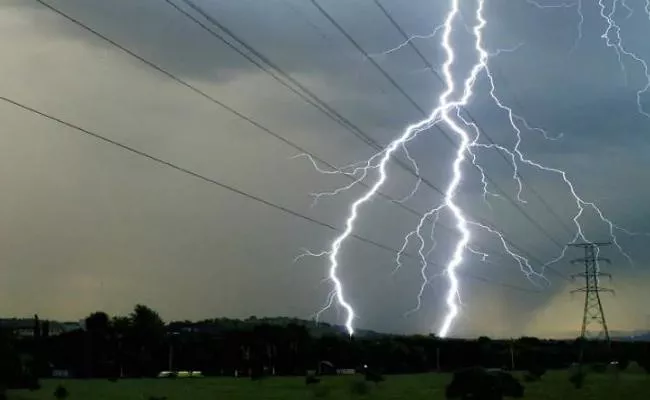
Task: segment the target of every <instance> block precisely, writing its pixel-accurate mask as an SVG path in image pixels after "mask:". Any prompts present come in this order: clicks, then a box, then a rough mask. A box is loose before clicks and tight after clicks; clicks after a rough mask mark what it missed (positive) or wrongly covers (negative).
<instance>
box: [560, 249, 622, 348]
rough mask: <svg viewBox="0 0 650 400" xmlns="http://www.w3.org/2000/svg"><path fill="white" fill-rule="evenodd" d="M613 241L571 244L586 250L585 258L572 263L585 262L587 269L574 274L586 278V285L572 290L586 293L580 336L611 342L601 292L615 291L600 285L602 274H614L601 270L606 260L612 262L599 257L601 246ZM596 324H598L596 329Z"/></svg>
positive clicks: (610, 277)
mask: <svg viewBox="0 0 650 400" xmlns="http://www.w3.org/2000/svg"><path fill="white" fill-rule="evenodd" d="M610 244H611V243H608V242H606V243H605V242H601V243H572V244H569V246H572V247H579V248H583V249H584V252H585V256H584V258H577V259H575V260H572V261H571V263H572V264H576V263H580V264H584V267H585V271H584V272H582V273H579V274H575V275H572V277H573V278H576V277H579V278H584V280H585V286H584V287H581V288H578V289H575V290H573V291H571V293H575V292H580V293H584V294H585V308H584V313H583V316H582V330H581V332H580V337H581V338H583V339H601V340H605V341H606V342H608V343H609V329H608V328H607V321H606V320H605V312H604V311H603V304H602V302H601V300H600V294H601V293H605V292H607V293H614V291H613V290H612V289H607V288H603V287H601V286H600V278H601V277H602V276H606V277H608V278H609V279H610V280H611V279H612V275H611V274H608V273H603V272H600V263H602V262H605V263H608V264H611V262H610V260H609V259H607V258H603V257H599V253H600V247H602V246H608V245H610ZM594 325H598V328H597V329H594V328H592V327H594Z"/></svg>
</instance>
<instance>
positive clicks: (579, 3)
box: [526, 0, 650, 53]
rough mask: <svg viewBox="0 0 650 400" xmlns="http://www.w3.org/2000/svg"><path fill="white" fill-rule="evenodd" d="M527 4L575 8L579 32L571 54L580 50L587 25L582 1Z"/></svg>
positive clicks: (528, 0) (529, 1) (538, 6)
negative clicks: (579, 46)
mask: <svg viewBox="0 0 650 400" xmlns="http://www.w3.org/2000/svg"><path fill="white" fill-rule="evenodd" d="M648 1H650V0H648ZM526 3H528V4H530V5H532V6H534V7H536V8H538V9H540V10H544V9H552V8H574V7H575V9H576V12H577V13H578V27H577V30H578V32H577V36H576V39H575V40H574V42H573V46H571V50H570V51H569V53H573V52H574V51H575V50H576V49H577V48H578V45H579V44H580V41H581V40H582V27H583V25H584V23H585V16H584V14H583V13H582V0H577V1H576V2H575V3H559V4H541V3H539V2H537V1H535V0H526Z"/></svg>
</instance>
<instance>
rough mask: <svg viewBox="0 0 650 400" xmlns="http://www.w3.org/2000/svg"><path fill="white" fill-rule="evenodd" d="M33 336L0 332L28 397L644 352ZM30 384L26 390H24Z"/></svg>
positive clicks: (123, 334) (560, 365) (132, 335)
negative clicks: (72, 390) (143, 383)
mask: <svg viewBox="0 0 650 400" xmlns="http://www.w3.org/2000/svg"><path fill="white" fill-rule="evenodd" d="M34 324H35V325H36V326H35V327H34V331H33V332H34V333H33V335H30V336H27V337H25V336H24V335H23V336H17V335H15V334H12V332H9V331H6V330H5V331H1V332H0V385H1V386H5V387H12V386H13V387H30V385H31V386H33V385H35V384H34V383H33V380H34V378H36V377H49V376H52V375H53V373H54V372H55V371H68V372H69V374H70V376H72V377H77V378H108V379H118V378H121V377H153V376H157V375H158V374H159V373H160V372H161V371H169V370H170V369H171V370H174V371H179V370H180V371H183V370H186V371H201V372H202V373H203V375H204V376H251V377H254V378H256V379H259V378H261V377H263V376H267V375H305V373H306V371H309V370H312V371H317V372H318V373H324V372H326V371H329V372H333V371H334V372H335V371H336V369H357V370H361V369H364V368H371V369H372V370H373V371H377V372H378V373H382V374H392V373H421V372H430V371H437V370H438V371H456V370H458V369H461V368H467V367H473V366H482V367H486V368H502V369H511V368H512V366H513V364H514V368H515V369H517V370H525V371H531V374H532V375H531V376H539V375H541V374H542V373H543V371H545V370H550V369H565V368H568V367H570V366H571V365H572V364H573V363H575V362H577V361H578V360H580V359H582V360H583V362H584V363H591V364H597V363H600V364H607V363H610V362H611V361H618V362H619V365H620V366H626V365H627V364H628V363H629V362H630V361H636V362H638V363H639V365H641V366H644V367H646V368H647V369H648V370H650V345H649V344H648V343H637V342H613V343H612V344H611V347H607V346H605V345H604V344H602V343H598V342H582V341H580V340H574V341H552V340H540V339H536V338H525V337H524V338H520V339H516V340H491V339H489V338H486V337H481V338H479V339H478V340H459V339H444V340H442V339H439V338H437V337H435V336H424V335H415V336H396V335H378V334H375V335H368V336H355V337H354V338H349V337H348V336H347V335H345V334H342V333H335V328H332V329H330V330H329V331H328V330H326V329H322V326H321V329H320V330H318V331H317V333H314V331H313V330H311V329H310V323H309V322H306V321H300V320H292V319H256V318H250V319H248V320H246V321H236V320H230V319H214V320H206V321H201V322H172V323H169V324H165V323H164V322H163V320H162V319H161V318H160V316H159V315H158V314H157V313H156V312H155V311H153V310H152V309H150V308H148V307H146V306H142V305H138V306H136V307H135V308H134V310H133V312H132V313H131V314H129V315H128V316H116V317H110V316H109V315H107V314H106V313H103V312H95V313H92V314H91V315H89V316H88V317H87V318H86V319H85V329H79V330H76V331H71V332H64V333H58V334H56V335H52V334H50V332H49V324H48V323H47V322H39V320H38V318H35V319H34ZM30 382H32V383H30Z"/></svg>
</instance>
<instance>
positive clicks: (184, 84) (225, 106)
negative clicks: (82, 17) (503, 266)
mask: <svg viewBox="0 0 650 400" xmlns="http://www.w3.org/2000/svg"><path fill="white" fill-rule="evenodd" d="M36 1H37V2H38V3H40V4H42V5H43V6H45V7H47V8H48V9H50V10H51V11H53V12H55V13H56V14H58V15H60V16H62V17H64V18H66V19H67V20H69V21H71V22H73V23H75V24H76V25H78V26H80V27H81V28H83V29H85V30H87V31H88V32H90V33H92V34H94V35H96V36H97V37H99V38H101V39H103V40H104V41H106V42H108V43H109V44H111V45H113V46H114V47H116V48H118V49H119V50H121V51H123V52H125V53H126V54H128V55H130V56H132V57H134V58H136V59H137V60H139V61H141V62H142V63H144V64H145V65H147V66H149V67H151V68H153V69H155V70H156V71H158V72H160V73H162V74H164V75H165V76H167V77H168V78H170V79H172V80H173V81H175V82H177V83H178V84H180V85H182V86H184V87H186V88H188V89H190V90H192V91H193V92H195V93H197V94H199V95H200V96H202V97H203V98H205V99H207V100H209V101H211V102H212V103H214V104H216V105H218V106H220V107H222V108H224V109H225V110H227V111H229V112H231V113H232V114H234V115H236V116H238V117H239V118H241V119H243V120H245V121H247V122H248V123H250V124H252V125H253V126H255V127H257V128H259V129H260V130H262V131H263V132H265V133H267V134H269V135H271V136H273V137H275V138H276V139H278V140H280V141H282V142H283V143H285V144H287V145H288V146H290V147H292V148H294V149H296V150H298V151H300V152H302V153H305V154H308V155H310V156H311V157H313V158H314V159H315V160H316V161H318V162H322V163H323V164H325V165H327V166H328V167H330V168H332V169H333V170H338V168H336V167H335V166H333V165H332V164H330V163H328V162H326V161H325V160H323V159H321V158H319V157H317V156H314V155H313V154H311V153H310V152H308V151H307V150H305V149H303V148H302V147H300V146H298V145H296V144H295V143H293V142H291V141H289V140H288V139H286V138H284V137H283V136H281V135H279V134H277V133H275V132H273V131H272V130H270V129H269V128H267V127H266V126H264V125H262V124H261V123H259V122H257V121H255V120H254V119H252V118H251V117H249V116H247V115H245V114H242V113H240V112H239V111H237V110H235V109H234V108H232V107H230V106H228V105H226V104H225V103H223V102H221V101H219V100H217V99H216V98H214V97H212V96H210V95H209V94H207V93H205V92H204V91H202V90H200V89H199V88H197V87H196V86H194V85H192V84H190V83H188V82H186V81H184V80H182V79H181V78H179V77H177V76H175V75H174V74H172V73H171V72H169V71H167V70H165V69H164V68H162V67H160V66H159V65H157V64H155V63H153V62H151V61H149V60H147V59H145V58H143V57H141V56H140V55H138V54H136V53H134V52H133V51H131V50H129V49H127V48H126V47H124V46H122V45H120V44H119V43H117V42H115V41H113V40H111V39H110V38H108V37H107V36H105V35H103V34H101V33H99V32H98V31H96V30H94V29H92V28H91V27H89V26H88V25H86V24H84V23H83V22H81V21H79V20H77V19H75V18H74V17H72V16H70V15H68V14H66V13H64V12H63V11H61V10H59V9H57V8H55V7H54V6H52V5H50V4H48V3H46V2H45V1H43V0H36ZM343 175H344V176H346V177H348V178H350V179H354V178H351V177H350V176H349V175H347V174H343ZM422 182H423V183H425V184H427V183H428V181H427V180H426V179H424V178H422ZM360 184H362V185H363V186H365V187H368V186H367V185H366V184H365V183H363V182H360ZM428 184H429V185H430V187H432V188H433V189H434V190H436V191H438V193H440V194H443V192H442V191H441V190H440V189H439V188H437V187H436V186H434V185H433V184H430V183H428ZM378 194H379V195H381V196H382V197H383V198H385V199H387V200H389V201H391V202H392V203H394V204H398V205H400V206H401V207H402V208H404V209H405V210H407V211H409V212H411V213H413V214H414V215H416V216H419V217H420V218H421V217H422V216H423V214H422V213H419V212H418V211H416V210H414V209H412V208H410V207H408V206H406V205H404V204H402V203H401V202H400V201H397V200H395V199H393V198H391V197H389V196H387V195H385V194H383V193H381V192H380V193H378ZM478 221H479V222H481V223H483V224H484V225H490V224H489V223H487V222H486V221H484V220H482V219H478ZM441 226H444V225H442V224H441ZM445 228H447V229H448V230H450V231H451V228H449V227H445ZM453 232H455V231H453ZM456 234H457V233H456ZM506 242H507V243H508V244H509V245H511V246H512V247H513V248H514V249H516V250H518V251H519V252H520V253H521V254H523V255H525V256H526V257H527V258H529V259H531V260H534V261H535V262H537V263H538V264H540V265H542V264H543V263H542V262H541V261H539V259H536V258H534V257H532V256H531V255H530V253H528V252H526V251H524V250H523V249H521V247H519V246H517V245H515V244H514V243H513V242H512V241H510V240H509V239H506ZM546 269H548V270H550V271H552V272H554V273H556V274H558V275H560V276H562V274H561V273H560V272H558V271H556V270H554V269H553V268H551V267H547V268H546ZM562 277H563V278H564V279H567V280H568V278H566V277H564V276H562Z"/></svg>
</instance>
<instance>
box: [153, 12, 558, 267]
mask: <svg viewBox="0 0 650 400" xmlns="http://www.w3.org/2000/svg"><path fill="white" fill-rule="evenodd" d="M164 1H165V2H166V3H168V4H169V5H171V6H172V7H173V8H174V9H175V10H177V11H178V12H180V13H182V14H183V15H185V16H186V17H188V18H189V19H190V20H192V21H193V22H195V23H196V24H198V25H199V26H200V27H201V28H203V29H204V30H205V31H206V32H208V33H210V34H211V35H213V36H214V37H215V38H217V39H219V40H220V41H221V42H223V43H224V44H226V45H227V46H228V47H230V48H231V49H233V50H235V51H236V52H237V53H238V54H240V55H241V56H243V57H244V58H246V59H247V60H248V61H249V62H251V63H252V64H253V65H255V66H257V67H258V68H260V69H261V70H262V71H264V72H266V73H267V74H269V75H270V76H272V77H273V78H274V79H275V80H276V81H278V82H280V83H281V84H282V85H283V86H285V87H287V88H288V89H289V90H291V91H292V92H294V93H296V94H298V95H299V96H300V97H301V98H302V99H303V100H305V101H307V102H308V103H309V104H311V105H313V106H315V107H316V108H318V109H319V110H320V111H321V112H323V113H325V114H326V115H327V116H328V117H330V118H332V119H333V120H334V121H336V122H338V123H339V124H341V125H342V126H343V127H344V128H346V129H347V130H349V131H350V132H352V133H353V134H355V136H357V137H359V138H360V139H361V140H362V141H364V143H366V144H368V145H370V146H371V147H373V148H375V149H377V150H379V151H380V150H383V146H381V145H380V144H379V143H377V142H376V141H375V140H374V139H373V138H372V137H371V136H370V135H368V134H367V133H365V132H363V131H362V130H361V129H359V128H358V127H357V126H356V125H354V124H353V123H352V122H350V121H349V120H348V119H346V118H345V117H343V116H342V115H341V114H340V113H339V112H338V111H336V110H334V109H333V108H332V107H331V106H329V105H328V104H327V103H326V102H324V101H323V100H321V99H320V98H319V97H318V96H317V95H316V94H314V93H313V92H311V91H310V90H309V89H307V88H306V87H305V86H304V85H303V84H301V83H300V82H299V81H297V80H296V79H295V78H293V77H291V76H290V75H289V74H288V73H286V72H285V71H284V70H283V69H282V68H280V67H279V66H278V65H276V64H275V63H273V62H272V61H271V60H270V59H269V58H268V57H266V56H265V55H263V54H262V53H260V52H259V51H257V50H256V49H255V48H254V47H252V46H251V45H249V44H248V43H246V42H245V41H244V40H243V39H241V38H240V37H239V36H238V35H236V34H235V33H234V32H232V31H231V30H230V29H228V28H227V27H226V26H224V24H222V23H221V22H219V20H218V19H217V18H216V17H214V16H212V15H210V14H209V13H208V12H206V11H205V10H204V9H203V8H201V7H200V6H198V5H197V4H196V3H194V2H193V1H192V0H181V1H183V2H184V3H185V4H187V5H188V6H189V7H191V8H192V9H193V10H194V11H196V12H197V13H198V14H200V15H201V16H202V17H203V18H205V19H206V20H207V21H208V22H210V23H211V24H213V25H214V26H216V27H217V28H219V29H220V30H222V31H223V32H225V33H226V34H227V35H229V36H230V37H231V38H232V39H233V40H234V41H236V42H237V43H238V44H239V45H241V46H242V47H244V48H245V49H246V50H247V51H248V52H250V53H251V54H253V55H255V56H256V57H258V58H259V59H260V60H262V62H263V63H265V64H266V65H268V66H269V67H270V69H269V68H266V67H264V66H263V65H260V63H258V62H257V61H256V60H255V59H253V58H252V57H251V56H249V55H248V54H246V53H245V52H243V51H241V50H239V49H238V48H236V47H235V46H234V45H233V44H232V43H231V42H229V41H228V40H227V39H225V38H224V37H223V36H222V35H220V34H219V33H217V32H215V31H214V30H213V29H211V28H209V27H207V26H206V25H205V24H204V23H202V22H201V21H199V20H198V19H197V18H196V17H194V16H193V15H191V14H190V13H188V12H187V11H185V10H183V9H182V8H180V7H179V6H178V5H177V4H175V3H174V2H173V1H171V0H164ZM377 67H378V68H379V66H377ZM274 72H276V73H277V74H279V75H281V76H282V77H283V78H284V79H286V80H287V81H289V82H291V83H292V84H294V85H295V86H297V87H298V88H299V89H300V90H302V91H303V92H305V93H307V95H308V96H309V98H308V99H307V98H305V95H304V94H303V93H301V92H300V91H299V90H296V89H295V88H293V87H291V86H290V85H288V84H287V83H286V82H285V81H283V80H282V79H280V78H279V77H278V76H277V75H276V74H275V73H274ZM312 100H313V101H312ZM314 102H315V103H316V104H314ZM438 129H440V128H438ZM442 132H443V133H444V134H445V135H446V133H445V132H444V131H442ZM447 137H448V136H447ZM319 161H321V160H319ZM395 161H396V162H397V163H398V164H399V165H400V166H401V167H402V168H404V169H405V170H407V171H409V172H410V173H411V174H413V175H414V176H416V177H417V178H419V179H421V180H422V182H423V183H424V184H425V185H427V186H429V187H430V188H431V189H433V190H435V191H436V192H437V193H439V194H440V195H443V196H444V192H443V191H442V190H441V189H440V188H439V187H437V186H436V185H434V184H433V183H431V182H430V181H429V180H427V179H426V178H423V177H422V176H420V175H419V174H418V173H417V172H415V171H413V170H412V169H411V167H409V166H408V165H406V164H404V163H403V162H401V160H399V159H396V160H395ZM323 163H324V164H326V165H328V166H330V167H331V168H333V169H336V168H335V167H333V166H332V165H331V164H328V163H325V162H323ZM488 179H489V177H488ZM492 183H493V184H494V185H495V186H496V187H497V188H499V187H498V186H497V185H496V184H495V183H494V182H492ZM364 186H365V187H368V186H367V185H365V184H364ZM499 190H500V191H501V193H502V194H503V195H504V196H505V197H508V196H507V194H506V193H505V191H503V190H502V189H501V188H499ZM379 194H380V195H381V196H382V197H384V198H387V199H388V200H389V201H391V202H392V203H393V204H396V205H398V206H400V207H402V208H404V209H406V210H407V211H409V212H411V213H412V214H414V215H416V216H418V217H420V218H422V216H423V214H422V213H419V212H417V211H415V210H413V209H411V208H410V207H408V206H406V205H404V204H403V203H402V202H400V201H397V200H395V199H393V198H391V197H388V196H386V195H384V194H382V193H381V192H379ZM508 199H509V200H510V198H509V197H508ZM515 206H519V205H518V204H515ZM520 211H522V212H523V210H522V209H520ZM525 216H527V217H529V216H528V215H527V214H525ZM478 220H479V222H481V223H483V224H485V225H490V224H488V223H487V222H486V221H485V220H481V219H478ZM531 222H532V223H533V224H536V225H537V226H538V227H539V228H540V229H542V228H541V226H539V224H537V223H536V221H534V220H531ZM441 226H443V227H445V228H446V229H448V230H449V231H451V232H453V233H454V234H456V235H457V234H458V233H457V232H456V231H455V230H452V229H451V228H449V227H446V226H444V225H441ZM542 230H543V229H542ZM507 242H508V244H509V245H511V246H512V247H513V248H516V249H517V250H518V251H519V252H520V253H522V254H524V253H527V252H525V251H522V250H521V248H520V247H519V246H516V245H514V244H513V243H512V242H511V241H507ZM526 256H527V258H529V259H534V257H532V256H530V253H527V254H526ZM537 262H538V263H539V264H540V265H541V264H543V263H542V262H541V261H539V260H537ZM549 270H550V271H551V272H554V273H556V274H559V276H562V277H563V278H564V279H566V280H569V279H568V278H567V277H566V276H563V274H562V273H560V272H559V271H557V270H554V269H553V268H549Z"/></svg>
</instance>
